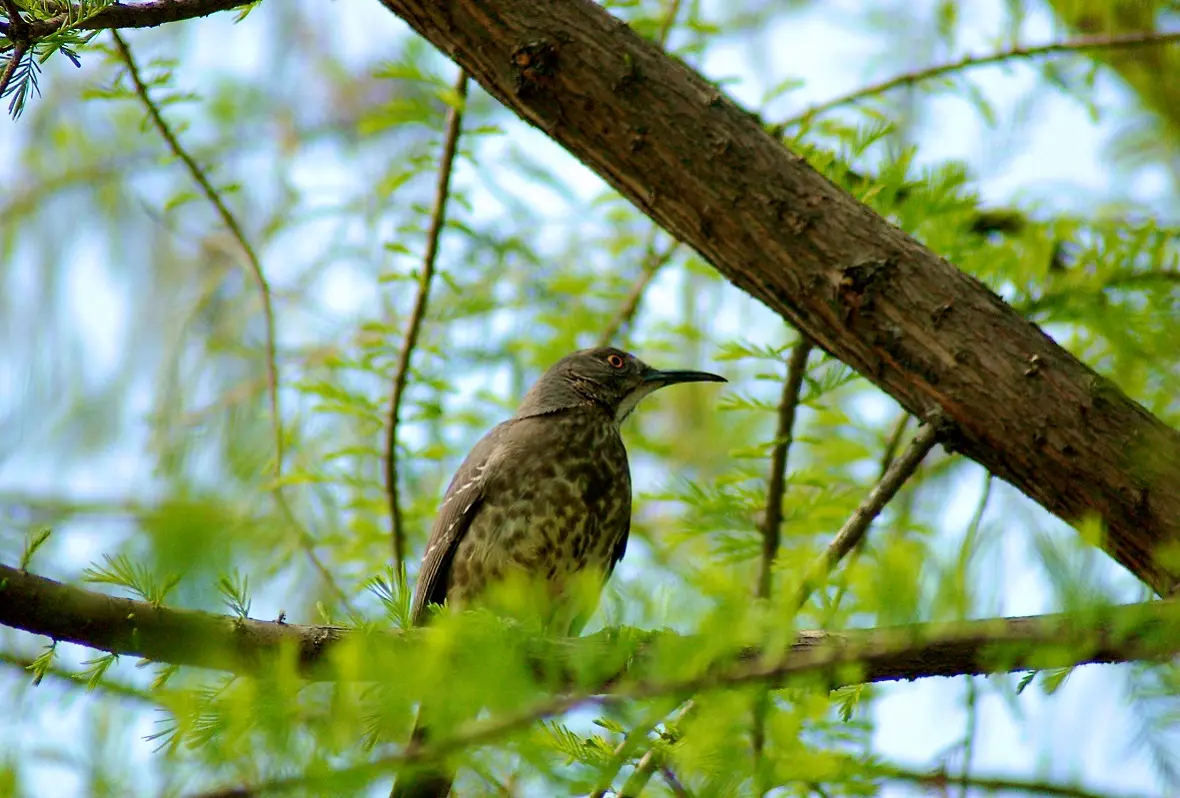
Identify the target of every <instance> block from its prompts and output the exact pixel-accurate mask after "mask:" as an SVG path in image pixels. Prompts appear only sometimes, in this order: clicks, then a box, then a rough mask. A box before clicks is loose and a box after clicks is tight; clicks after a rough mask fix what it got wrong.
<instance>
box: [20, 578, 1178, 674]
mask: <svg viewBox="0 0 1180 798" xmlns="http://www.w3.org/2000/svg"><path fill="white" fill-rule="evenodd" d="M0 597H2V599H3V600H2V601H0V625H4V626H9V627H12V628H16V629H23V630H24V631H27V632H31V633H33V634H40V635H45V636H47V637H49V638H51V639H53V640H60V641H65V642H70V643H77V644H78V645H82V646H87V647H89V648H95V649H99V650H102V651H107V652H110V653H112V654H121V655H130V656H138V657H142V658H144V659H149V660H153V661H156V662H161V663H169V664H173V665H187V666H195V667H201V668H210V669H215V670H221V671H228V672H231V673H236V674H239V675H246V676H248V675H259V674H261V673H264V672H266V670H267V668H268V667H269V665H270V664H271V663H273V662H274V661H275V659H276V658H279V657H283V656H291V657H293V658H294V665H295V667H296V670H297V672H298V673H299V674H300V675H301V676H302V677H303V678H306V679H311V680H317V681H332V680H336V679H338V678H339V674H338V673H337V672H336V670H335V664H334V661H333V657H334V656H335V654H336V652H337V651H339V650H341V648H342V647H343V646H345V645H349V646H357V647H359V649H360V651H361V652H362V653H363V654H364V656H362V657H359V658H358V659H357V660H356V661H355V662H354V663H353V665H354V666H355V668H354V669H353V670H350V674H351V675H352V676H353V677H355V678H357V679H378V680H382V681H388V679H389V677H390V672H389V670H388V664H387V662H383V659H384V658H385V657H388V656H397V655H399V654H403V653H405V652H406V651H407V650H408V649H407V646H408V647H413V646H415V645H417V644H418V643H419V642H420V636H427V635H432V634H438V633H442V632H437V631H435V630H431V629H424V630H414V631H412V632H393V631H390V632H378V631H374V630H372V629H364V630H351V629H346V628H343V627H339V626H307V625H301V624H292V623H286V622H282V621H259V620H254V619H250V618H241V617H234V616H227V615H218V614H215V613H208V612H200V611H196V610H182V609H172V608H168V607H163V606H158V607H157V606H153V605H151V604H149V603H148V602H145V601H136V600H134V599H128V598H120V597H116V596H109V595H105V594H102V593H95V592H92V591H89V590H84V589H82V588H78V587H74V586H71V585H66V584H62V583H61V582H57V581H55V580H53V579H47V578H45V577H42V576H37V575H35V574H30V573H26V572H24V571H21V570H19V569H17V568H13V567H12V566H8V565H0ZM1177 629H1180V599H1168V600H1161V601H1152V602H1147V603H1142V604H1127V605H1117V606H1111V607H1097V608H1094V609H1092V610H1089V611H1087V612H1086V613H1084V614H1081V613H1079V614H1057V615H1041V616H1031V617H1024V618H992V619H988V620H979V621H962V622H953V623H928V624H909V625H904V626H896V627H884V628H879V629H870V630H853V631H847V632H823V631H802V632H799V633H798V634H797V635H796V636H795V639H794V640H793V641H791V642H789V643H788V644H786V645H785V646H784V647H783V649H782V650H778V651H766V650H762V649H761V648H759V647H757V646H746V647H743V648H740V649H739V650H737V652H736V653H735V654H733V655H732V656H730V657H728V658H724V659H723V660H721V661H719V662H717V663H713V664H712V665H709V666H708V667H707V668H706V669H705V671H704V672H703V674H702V675H700V676H699V677H694V678H695V682H694V684H695V686H696V688H697V689H710V688H713V687H718V686H723V685H739V684H749V683H758V682H765V683H770V684H781V683H783V682H784V680H786V679H788V678H795V677H804V676H806V677H810V678H818V679H820V680H821V681H822V683H823V684H825V685H826V686H827V687H832V688H834V687H837V686H840V685H843V684H859V683H864V682H879V681H892V680H898V679H917V678H923V677H927V676H961V675H966V674H983V673H1003V672H1014V671H1021V670H1028V669H1029V668H1052V667H1062V666H1066V665H1076V664H1087V663H1110V662H1129V661H1132V660H1141V659H1157V658H1165V657H1169V656H1174V655H1176V654H1177V653H1178V652H1180V634H1177V631H1176V630H1177ZM530 640H531V643H532V644H535V645H536V646H537V649H535V650H536V651H537V653H536V657H537V658H538V659H541V660H543V661H545V662H546V664H547V667H549V668H552V667H554V666H555V662H554V661H555V660H556V664H560V662H562V661H568V662H570V663H576V667H575V671H576V672H578V673H583V674H584V673H586V672H587V671H586V670H585V668H587V667H588V666H589V665H588V664H589V663H593V662H596V661H600V662H603V663H605V664H604V667H606V666H610V667H608V668H607V670H608V671H610V672H603V673H602V674H601V679H600V680H599V684H598V689H599V690H604V691H606V692H609V693H611V694H612V695H618V696H626V695H630V693H628V692H627V690H628V689H630V688H626V689H625V685H626V683H625V682H623V681H620V680H621V679H623V678H624V677H626V678H627V679H637V680H642V679H643V678H645V677H646V675H647V673H648V671H650V670H651V669H652V668H653V667H657V666H658V663H659V662H660V661H661V658H666V657H667V656H668V655H669V650H671V647H676V648H677V649H678V650H679V647H681V646H684V647H686V648H685V649H683V650H685V651H687V650H697V651H699V650H701V649H700V648H699V646H700V642H699V641H697V640H696V638H694V637H692V636H682V635H677V634H675V633H672V632H642V631H638V630H631V629H627V628H625V627H620V628H612V629H607V630H604V631H602V632H599V633H596V634H594V635H589V636H587V637H582V638H574V639H563V640H556V641H545V640H541V639H530ZM1074 647H1076V649H1075V648H1074ZM620 656H622V659H621V660H620V659H619V657H620ZM848 666H855V667H853V668H852V669H851V670H850V669H849V667H848ZM557 676H558V681H559V682H565V683H573V682H576V681H577V678H576V677H575V674H574V673H567V672H564V671H561V670H560V669H558V672H557ZM677 689H680V688H677ZM685 689H687V686H686V688H685ZM651 690H652V694H651V695H647V694H646V693H645V694H644V695H643V696H632V697H654V696H655V695H657V694H661V695H662V694H666V693H659V691H657V690H655V688H654V686H653V687H651ZM672 692H673V693H674V692H676V691H675V690H673V691H672Z"/></svg>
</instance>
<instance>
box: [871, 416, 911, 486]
mask: <svg viewBox="0 0 1180 798" xmlns="http://www.w3.org/2000/svg"><path fill="white" fill-rule="evenodd" d="M911 418H912V416H911V415H910V414H909V413H907V412H906V411H904V410H902V411H901V415H900V416H899V417H898V419H897V421H895V422H894V423H893V432H891V433H889V440H887V441H886V442H885V450H884V451H883V452H881V472H880V475H879V476H878V477H877V479H883V478H884V477H885V472H886V471H888V470H889V466H891V465H893V460H894V458H896V457H897V450H898V448H899V447H900V446H901V439H902V437H903V436H904V435H905V431H906V429H907V428H908V427H909V426H910V419H911Z"/></svg>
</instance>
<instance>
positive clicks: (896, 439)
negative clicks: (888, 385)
mask: <svg viewBox="0 0 1180 798" xmlns="http://www.w3.org/2000/svg"><path fill="white" fill-rule="evenodd" d="M911 418H912V416H911V415H910V414H909V413H907V412H906V411H904V410H902V411H901V415H900V416H899V417H898V419H897V421H895V422H894V424H893V431H892V432H891V433H890V434H889V440H887V441H886V442H885V450H884V451H883V452H882V453H881V465H880V472H879V474H878V476H877V481H878V482H880V481H881V480H882V479H884V478H885V475H886V474H887V473H889V467H890V466H891V465H893V461H894V460H895V459H896V458H897V450H898V448H899V447H900V446H901V439H902V437H903V436H904V435H905V431H906V429H907V428H908V427H909V425H910V419H911ZM863 551H864V538H863V537H862V538H861V539H860V542H859V543H857V544H856V546H854V547H853V549H852V554H850V555H849V557H848V565H846V566H845V567H844V572H845V573H848V572H849V571H851V570H852V568H853V566H855V565H856V563H857V561H858V560H859V559H860V555H861V553H862V552H863ZM847 594H848V581H847V580H841V582H840V584H839V586H838V587H837V588H836V597H835V598H833V599H832V604H831V606H830V607H828V609H827V613H826V615H827V617H829V618H831V617H835V615H836V613H837V612H838V611H839V609H840V605H841V604H843V603H844V597H845V596H846V595H847Z"/></svg>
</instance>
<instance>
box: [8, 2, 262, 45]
mask: <svg viewBox="0 0 1180 798" xmlns="http://www.w3.org/2000/svg"><path fill="white" fill-rule="evenodd" d="M251 2H253V0H151V1H150V2H146V3H134V4H131V3H126V4H124V3H115V4H113V5H109V6H107V7H106V8H104V9H103V10H102V11H99V12H98V13H97V14H95V15H93V16H91V17H86V18H85V19H81V21H79V22H77V23H75V22H74V21H75V20H78V19H79V18H80V17H82V16H83V15H82V11H81V9H79V8H78V6H72V7H71V9H70V11H68V12H67V13H65V14H58V15H57V16H55V17H51V18H50V19H42V20H34V21H31V22H29V23H28V24H27V25H26V26H25V30H24V31H23V32H22V33H23V35H24V36H26V37H28V38H29V39H30V40H34V41H35V40H37V39H43V38H45V37H46V36H50V35H52V34H54V33H56V32H57V31H59V30H61V29H62V28H63V27H68V28H72V29H74V30H111V29H119V28H155V27H157V26H159V25H165V24H167V23H169V22H181V21H183V20H186V19H196V18H198V17H207V16H209V15H210V14H216V13H217V12H219V11H229V10H231V9H234V8H241V7H242V6H246V5H249V4H250V3H251ZM9 27H10V26H9V25H8V24H5V23H3V22H0V34H3V35H5V36H8V35H9Z"/></svg>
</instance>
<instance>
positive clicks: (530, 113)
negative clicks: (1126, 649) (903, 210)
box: [381, 0, 1180, 594]
mask: <svg viewBox="0 0 1180 798" xmlns="http://www.w3.org/2000/svg"><path fill="white" fill-rule="evenodd" d="M381 2H382V4H383V5H384V6H385V7H387V8H388V9H390V10H391V11H392V12H393V13H395V14H397V15H398V16H400V17H401V18H402V19H404V20H406V21H407V22H408V23H409V24H410V26H411V27H413V28H414V29H415V30H416V31H417V32H418V33H419V34H421V35H422V36H423V37H425V38H426V39H428V40H429V41H431V42H432V43H433V44H435V46H437V47H438V48H439V49H440V50H442V51H443V52H444V53H447V54H448V55H449V56H450V57H451V58H453V59H454V60H455V61H457V62H458V63H459V65H460V66H462V67H463V68H464V69H466V70H467V71H468V73H469V74H470V75H471V76H472V77H473V78H474V79H475V80H477V81H478V82H479V83H480V84H481V85H482V86H483V87H484V89H486V90H487V91H488V92H489V93H490V94H492V95H493V96H494V97H496V98H497V99H498V100H500V101H501V102H502V103H504V105H506V106H507V107H508V108H510V109H511V110H513V111H514V112H516V113H517V114H518V115H520V116H521V117H522V118H523V119H525V120H526V121H528V122H529V123H531V124H533V125H535V126H536V127H538V128H540V129H541V130H543V131H545V132H546V133H547V134H548V135H549V136H550V137H552V138H553V139H554V140H555V141H557V142H558V143H559V144H561V145H562V146H564V147H565V148H566V149H567V150H569V151H570V152H571V153H573V154H574V155H575V156H576V157H577V158H579V159H580V160H581V161H583V162H584V163H585V164H586V165H587V166H589V167H590V168H591V169H593V170H594V171H595V172H597V173H598V174H599V175H600V176H601V177H602V178H603V179H604V180H606V181H607V182H608V183H610V184H611V185H612V186H614V187H615V188H616V189H617V190H618V191H619V192H621V193H622V194H623V195H624V196H625V197H627V198H628V199H630V200H631V201H632V202H633V203H634V204H635V205H636V206H637V207H639V208H640V209H641V210H642V211H643V212H644V213H646V214H648V215H649V216H651V217H652V219H654V220H655V221H656V222H657V223H658V224H660V225H661V226H663V227H664V228H665V229H666V230H667V231H668V232H669V233H671V234H672V235H673V236H674V237H676V238H677V239H679V240H681V241H683V242H684V243H686V244H689V245H691V246H692V247H693V248H695V249H696V250H697V251H698V252H700V253H701V255H702V256H703V257H705V258H706V259H707V260H708V261H709V262H710V263H712V264H713V266H714V267H716V268H717V269H718V271H720V272H721V273H722V274H724V275H725V276H726V277H727V278H729V279H730V280H731V281H732V282H733V283H734V284H735V285H737V286H738V287H739V288H741V289H743V290H745V291H746V292H748V293H749V294H750V295H752V296H754V297H755V298H757V299H759V300H761V301H763V302H764V303H766V305H767V306H769V307H770V308H771V309H773V310H775V311H776V312H778V313H779V314H781V315H782V316H783V318H784V319H786V320H787V321H788V322H790V323H791V324H792V325H793V326H794V327H796V328H797V329H798V330H799V331H800V332H802V333H803V334H804V335H806V336H807V337H808V338H810V339H811V340H812V341H814V342H815V343H816V344H817V345H818V346H820V347H822V348H823V349H825V350H826V351H828V352H829V353H831V354H833V355H834V356H836V357H838V358H839V359H841V360H842V361H844V362H845V363H847V364H849V365H850V366H852V367H853V368H855V369H856V370H857V371H859V372H860V373H861V374H862V375H864V376H865V377H866V378H868V379H869V380H871V381H872V382H874V383H875V384H876V385H878V386H880V387H881V388H882V389H883V390H885V391H886V392H887V393H889V394H890V395H891V396H893V397H894V398H895V399H896V400H897V401H898V402H899V403H900V404H901V405H902V406H903V407H905V408H906V409H907V410H908V411H909V412H911V413H913V414H914V415H916V416H919V417H921V418H926V417H928V416H929V415H930V413H931V411H932V410H934V409H939V410H941V411H942V413H943V414H944V415H945V416H946V418H947V419H948V421H950V422H951V424H952V425H953V426H954V427H955V428H956V436H955V440H954V441H952V442H951V443H952V445H954V446H955V448H957V449H959V450H960V451H962V452H963V453H964V454H966V455H967V456H969V457H971V458H972V459H974V460H976V461H978V462H979V463H980V464H981V465H983V466H984V467H985V468H986V469H987V470H988V471H990V472H991V473H993V474H995V475H996V476H998V477H1000V478H1001V479H1004V480H1005V481H1007V482H1009V483H1011V484H1012V485H1014V486H1016V487H1017V488H1019V489H1020V490H1022V491H1023V492H1024V493H1026V494H1027V495H1028V496H1030V497H1031V498H1033V499H1034V500H1035V501H1037V502H1038V503H1040V504H1041V505H1042V506H1043V507H1045V508H1046V509H1047V510H1049V511H1050V512H1052V513H1054V514H1056V515H1058V516H1060V517H1061V518H1064V519H1065V520H1067V521H1070V522H1074V523H1078V522H1080V521H1082V520H1083V519H1085V518H1087V517H1089V516H1093V515H1097V516H1099V517H1100V518H1101V519H1102V520H1103V521H1104V522H1105V524H1106V527H1107V535H1106V537H1105V539H1104V547H1105V548H1106V550H1107V551H1108V552H1110V553H1111V554H1112V556H1114V558H1115V559H1116V560H1118V561H1119V562H1120V563H1122V564H1123V565H1124V566H1125V567H1126V568H1128V569H1129V570H1131V571H1132V572H1133V573H1134V574H1136V575H1137V576H1138V577H1140V578H1141V579H1142V580H1143V581H1144V582H1146V583H1147V584H1149V585H1151V586H1152V587H1153V588H1154V589H1155V590H1156V591H1157V592H1159V593H1161V594H1170V593H1171V592H1172V591H1173V590H1175V589H1177V588H1178V587H1180V433H1177V432H1176V431H1175V430H1173V429H1170V428H1169V427H1167V426H1166V425H1165V424H1163V423H1161V422H1160V421H1159V420H1158V419H1156V418H1154V417H1153V416H1152V415H1151V414H1150V413H1148V412H1147V411H1146V410H1144V409H1143V408H1142V407H1140V406H1139V405H1137V404H1135V403H1134V402H1133V401H1131V400H1130V399H1128V398H1127V396H1125V395H1124V394H1123V393H1122V392H1121V391H1120V390H1119V389H1118V387H1116V386H1115V385H1113V384H1111V383H1110V382H1109V381H1108V380H1105V379H1104V378H1102V377H1100V376H1099V375H1097V374H1096V373H1094V371H1092V370H1091V369H1089V368H1088V367H1086V366H1085V365H1083V364H1082V363H1080V362H1079V361H1078V360H1077V359H1076V358H1075V357H1073V356H1072V355H1071V354H1070V353H1069V352H1067V351H1065V350H1064V349H1062V348H1061V347H1059V346H1058V345H1057V344H1056V343H1054V342H1053V340H1052V339H1050V338H1049V337H1048V336H1047V335H1045V334H1044V333H1043V332H1042V331H1041V330H1040V329H1038V328H1037V327H1036V326H1035V325H1033V324H1031V323H1029V322H1028V321H1026V320H1025V319H1023V318H1022V317H1021V316H1020V314H1018V313H1017V312H1016V311H1015V310H1013V309H1012V308H1011V307H1010V306H1008V305H1007V304H1006V303H1005V302H1004V301H1003V300H1002V299H1000V298H999V297H998V296H997V295H996V294H995V293H993V292H992V291H990V290H988V289H987V287H985V286H984V285H982V284H981V283H980V282H979V281H977V280H975V279H974V278H972V277H970V276H968V275H966V274H963V273H962V272H960V271H958V270H957V269H955V268H954V267H953V266H951V265H950V264H949V263H947V262H946V261H945V260H943V259H942V258H940V257H938V255H936V254H935V253H933V252H931V251H930V250H928V249H926V248H925V247H924V246H922V245H921V244H920V243H918V242H917V241H915V240H913V239H912V238H910V237H909V236H907V235H906V234H904V233H903V232H902V231H900V230H899V229H897V228H896V227H894V226H893V225H891V224H889V223H888V222H887V221H885V220H884V219H883V218H881V217H880V216H878V215H876V214H875V213H873V212H872V211H871V210H870V209H869V208H867V207H866V206H864V205H862V204H860V203H858V202H857V201H856V200H855V199H853V198H852V197H851V196H850V195H848V194H847V193H846V192H844V191H842V190H840V189H839V188H837V187H836V186H834V185H832V183H830V182H829V181H828V180H826V179H825V178H824V177H822V176H821V175H819V174H818V173H816V172H815V171H814V170H813V169H812V168H811V167H809V166H808V165H807V164H806V162H804V161H803V160H802V159H801V158H799V157H798V156H795V155H793V154H792V153H791V152H789V151H788V150H787V149H785V148H784V147H783V146H782V144H781V143H780V142H778V141H777V140H775V139H774V138H773V137H772V136H770V135H768V134H767V133H766V132H765V131H764V130H763V128H762V125H761V124H760V122H759V120H758V119H756V118H755V117H754V116H752V115H751V114H749V113H748V112H746V111H745V110H743V109H742V108H739V107H738V106H737V105H736V104H734V103H733V102H731V101H730V100H729V99H728V98H727V97H726V96H725V95H724V94H723V93H722V92H721V91H719V90H718V89H717V88H716V86H714V85H712V84H710V83H709V82H708V81H706V80H704V79H703V78H702V77H701V76H700V75H698V74H696V73H695V72H693V71H692V70H691V69H689V68H688V67H686V66H685V65H684V64H683V63H680V62H678V61H676V60H675V59H673V58H670V57H669V56H667V55H665V54H664V53H663V52H662V51H661V50H660V49H659V47H657V46H656V45H655V44H653V43H651V42H648V41H645V40H643V39H641V38H640V37H639V36H637V35H636V34H635V33H634V32H632V31H631V30H630V29H628V28H627V26H626V25H624V24H623V23H621V22H619V21H618V20H617V19H615V18H614V17H612V16H611V15H610V14H609V13H608V12H607V11H606V10H604V9H603V8H602V7H601V6H599V5H598V4H596V3H593V2H591V0H568V1H567V2H562V3H553V4H545V5H538V4H536V3H534V2H531V1H530V0H448V2H437V0H381Z"/></svg>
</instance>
